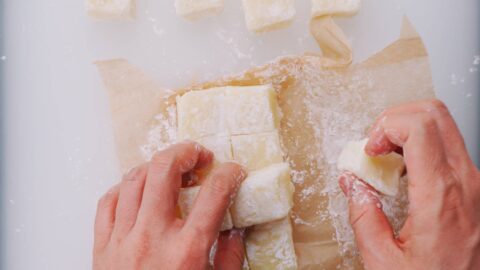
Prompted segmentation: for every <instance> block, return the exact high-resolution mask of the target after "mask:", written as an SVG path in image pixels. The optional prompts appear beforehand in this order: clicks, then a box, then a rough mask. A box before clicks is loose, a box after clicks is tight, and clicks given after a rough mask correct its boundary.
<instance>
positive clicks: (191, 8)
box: [175, 0, 224, 20]
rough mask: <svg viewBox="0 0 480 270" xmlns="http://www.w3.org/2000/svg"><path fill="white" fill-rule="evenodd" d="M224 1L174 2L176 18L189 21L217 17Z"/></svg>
mask: <svg viewBox="0 0 480 270" xmlns="http://www.w3.org/2000/svg"><path fill="white" fill-rule="evenodd" d="M223 1H224V0H175V10H176V12H177V15H178V16H181V17H184V18H185V19H189V20H197V19H200V18H203V17H208V16H213V15H217V14H219V13H221V12H222V10H223Z"/></svg>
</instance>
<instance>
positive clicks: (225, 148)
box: [191, 135, 233, 184]
mask: <svg viewBox="0 0 480 270" xmlns="http://www.w3.org/2000/svg"><path fill="white" fill-rule="evenodd" d="M197 142H198V143H200V144H201V145H203V146H204V147H205V148H207V149H208V150H210V151H212V152H213V154H214V160H213V162H212V163H211V164H210V165H209V166H207V167H205V168H201V169H197V170H195V171H194V174H193V175H191V176H193V177H194V178H193V179H191V180H193V181H194V182H196V183H199V184H201V183H203V182H204V181H205V180H206V178H207V177H208V175H210V173H211V172H212V171H213V170H214V169H215V168H217V167H218V166H219V165H220V164H222V163H224V162H227V161H232V160H233V155H232V144H231V141H230V137H229V136H223V135H221V136H215V135H214V136H208V137H203V138H200V139H197Z"/></svg>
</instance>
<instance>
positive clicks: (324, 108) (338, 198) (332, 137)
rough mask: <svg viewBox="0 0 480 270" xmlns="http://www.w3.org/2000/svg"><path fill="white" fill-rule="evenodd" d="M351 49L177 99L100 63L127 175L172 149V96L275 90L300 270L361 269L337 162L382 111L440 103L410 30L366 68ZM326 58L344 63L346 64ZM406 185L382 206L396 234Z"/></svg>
mask: <svg viewBox="0 0 480 270" xmlns="http://www.w3.org/2000/svg"><path fill="white" fill-rule="evenodd" d="M320 20H321V21H315V20H312V24H311V27H312V34H313V35H314V37H315V38H316V39H317V41H319V39H318V38H320V41H319V43H320V45H321V47H322V49H324V46H325V44H327V47H328V44H329V43H328V42H330V44H331V45H332V46H336V45H335V44H338V39H337V41H334V40H333V39H331V38H328V36H329V35H330V33H332V31H331V30H332V29H334V30H335V29H337V28H336V27H337V26H336V25H334V23H333V21H331V18H328V17H327V18H321V19H320ZM316 25H317V26H316ZM318 25H320V26H318ZM325 25H327V26H328V27H330V28H325ZM317 27H318V28H317ZM337 30H338V29H337ZM316 31H317V32H316ZM335 31H336V30H335ZM335 31H334V32H335ZM325 36H327V38H326V40H327V41H326V42H327V43H325V39H323V38H324V37H325ZM333 38H334V39H335V38H338V35H337V36H335V35H334V36H333ZM340 40H341V39H340ZM345 44H346V45H347V47H343V48H340V49H339V50H338V48H337V49H336V50H335V51H333V52H331V54H329V53H328V51H327V54H325V51H324V56H321V55H319V54H315V53H313V54H312V53H308V54H305V55H302V56H290V57H283V58H279V59H277V60H274V61H273V62H271V63H268V64H266V65H264V66H262V67H257V68H253V69H251V70H248V71H246V72H245V73H243V74H240V75H237V76H231V77H227V78H221V79H219V80H216V81H212V82H206V83H203V84H200V85H192V86H189V87H187V88H184V89H179V90H176V91H175V92H172V91H169V90H165V89H162V88H161V87H159V85H158V84H156V83H155V82H153V81H152V80H151V79H149V78H148V76H146V75H145V74H144V73H143V72H142V71H141V69H138V68H136V67H134V66H132V65H131V64H130V63H129V62H128V61H126V60H122V59H119V60H110V61H101V62H97V63H96V64H97V66H98V69H99V71H100V74H101V76H102V78H103V81H104V84H105V86H106V88H107V91H108V93H109V99H110V106H111V111H112V118H113V125H114V134H115V139H116V146H117V153H118V157H119V160H120V164H121V167H122V170H127V169H128V168H130V167H132V166H134V165H135V164H137V163H140V162H142V161H144V160H146V159H148V158H149V156H150V155H151V154H152V153H153V152H154V151H155V150H157V149H161V148H163V147H165V146H166V145H168V144H169V143H172V142H173V141H174V140H175V127H176V118H175V117H176V115H175V107H174V106H175V96H176V95H178V94H181V93H184V92H186V91H191V90H202V89H206V88H210V87H213V86H224V85H257V84H266V83H271V84H272V85H273V86H274V88H275V89H276V90H277V92H278V95H279V105H280V107H281V110H282V113H283V118H282V122H281V130H280V132H281V139H282V143H283V146H284V148H285V150H286V152H287V155H288V159H289V162H290V164H291V166H292V168H293V180H294V182H295V187H296V191H295V206H294V209H293V211H292V215H291V218H292V222H293V225H294V242H295V249H296V253H297V257H298V263H299V269H301V270H307V269H362V266H361V263H360V260H359V257H358V254H357V252H356V249H355V244H354V238H353V235H352V232H351V228H350V226H349V225H348V220H347V213H348V211H347V208H346V201H345V199H344V197H343V195H341V193H340V190H339V188H338V184H337V177H338V174H339V172H338V171H337V170H336V167H335V163H336V159H337V157H338V154H339V152H340V150H341V147H342V146H343V145H344V144H345V142H347V141H348V140H352V139H360V138H362V137H364V136H365V135H366V131H367V130H368V128H369V126H370V125H371V124H372V123H373V121H374V119H375V117H376V116H377V115H378V114H379V113H380V112H381V111H382V110H384V109H385V108H387V107H389V106H391V105H394V104H399V103H403V102H408V101H413V100H419V99H427V98H432V97H434V93H433V86H432V79H431V74H430V68H429V61H428V55H427V52H426V50H425V47H424V45H423V43H422V40H421V39H420V37H419V36H418V35H417V33H416V32H415V30H414V29H413V27H412V26H411V25H410V23H409V22H408V21H407V20H405V21H404V24H403V27H402V33H401V36H400V38H399V39H398V40H397V41H395V42H393V43H392V44H391V45H389V46H388V47H386V48H385V49H384V50H382V51H381V52H379V53H377V54H375V55H373V56H372V57H370V58H369V59H368V60H366V61H364V62H362V63H359V64H355V65H352V66H349V65H348V64H349V63H350V62H351V50H350V49H349V45H348V43H345ZM340 46H343V45H340ZM330 47H331V46H330ZM327 50H328V48H327ZM349 50H350V51H349ZM338 51H340V54H338ZM325 55H327V56H331V55H339V57H338V59H340V61H337V60H338V59H337V60H335V59H334V58H331V57H327V58H328V59H326V57H325ZM345 55H346V56H347V57H345ZM349 55H350V56H349ZM349 57H350V59H348V58H349ZM332 59H334V60H332ZM345 59H346V60H345ZM332 61H333V62H332ZM342 61H343V62H342ZM325 63H327V64H325ZM328 63H330V64H328ZM331 63H333V64H331ZM338 63H340V64H338ZM326 67H330V68H326ZM332 67H334V68H332ZM402 183H403V188H404V189H403V191H402V192H400V195H399V196H398V197H397V198H383V199H382V202H383V204H384V210H385V211H386V212H387V215H388V216H389V218H390V220H391V222H392V223H393V226H394V228H396V229H398V228H400V226H401V225H402V222H403V220H404V216H405V213H406V208H407V199H406V190H405V183H406V181H405V180H404V181H403V182H402Z"/></svg>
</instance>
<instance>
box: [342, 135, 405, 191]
mask: <svg viewBox="0 0 480 270" xmlns="http://www.w3.org/2000/svg"><path fill="white" fill-rule="evenodd" d="M366 144H367V139H365V140H362V141H350V142H348V143H347V144H346V145H345V147H344V148H343V150H342V152H341V154H340V156H339V158H338V162H337V167H338V169H340V170H345V171H349V172H352V173H353V174H355V175H356V176H357V177H359V178H360V179H362V180H363V181H365V182H366V183H368V184H369V185H371V186H372V187H374V188H375V189H376V190H377V191H379V192H381V193H383V194H385V195H390V196H394V195H395V194H397V192H398V188H399V182H400V177H401V175H402V173H403V171H404V169H405V163H404V161H403V157H402V156H401V155H399V154H397V153H390V154H388V155H383V156H377V157H370V156H368V155H367V154H366V153H365V150H364V148H365V145H366Z"/></svg>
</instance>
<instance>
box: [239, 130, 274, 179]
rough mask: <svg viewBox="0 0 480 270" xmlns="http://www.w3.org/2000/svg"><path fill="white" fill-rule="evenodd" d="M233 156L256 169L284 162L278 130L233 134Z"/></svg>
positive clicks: (250, 169) (247, 166)
mask: <svg viewBox="0 0 480 270" xmlns="http://www.w3.org/2000/svg"><path fill="white" fill-rule="evenodd" d="M231 139H232V150H233V158H234V160H235V161H237V162H239V163H240V164H242V165H243V166H245V167H246V168H247V170H248V171H254V170H257V169H261V168H264V167H267V166H269V165H272V164H275V163H281V162H283V151H282V147H281V146H280V137H279V136H278V131H273V132H267V133H255V134H247V135H236V136H232V138H231Z"/></svg>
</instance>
